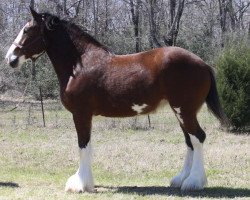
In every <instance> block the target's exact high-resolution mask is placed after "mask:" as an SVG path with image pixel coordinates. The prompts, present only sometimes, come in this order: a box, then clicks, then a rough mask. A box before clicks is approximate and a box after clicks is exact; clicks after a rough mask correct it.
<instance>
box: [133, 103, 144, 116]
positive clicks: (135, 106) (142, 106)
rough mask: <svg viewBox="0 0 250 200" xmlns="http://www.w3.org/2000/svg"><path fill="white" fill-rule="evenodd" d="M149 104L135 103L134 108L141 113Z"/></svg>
mask: <svg viewBox="0 0 250 200" xmlns="http://www.w3.org/2000/svg"><path fill="white" fill-rule="evenodd" d="M147 106H148V105H147V104H145V103H144V104H142V105H141V106H140V105H137V104H133V106H132V109H133V110H134V111H135V112H137V114H141V113H142V112H143V109H144V108H146V107H147Z"/></svg>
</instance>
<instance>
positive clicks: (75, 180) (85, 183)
mask: <svg viewBox="0 0 250 200" xmlns="http://www.w3.org/2000/svg"><path fill="white" fill-rule="evenodd" d="M79 154H80V166H79V169H78V170H77V172H76V173H75V174H74V175H72V176H71V177H70V178H69V179H68V181H67V183H66V187H65V191H67V192H84V191H87V192H93V191H94V181H93V176H92V170H91V145H90V143H89V144H88V145H87V146H86V148H83V149H80V150H79Z"/></svg>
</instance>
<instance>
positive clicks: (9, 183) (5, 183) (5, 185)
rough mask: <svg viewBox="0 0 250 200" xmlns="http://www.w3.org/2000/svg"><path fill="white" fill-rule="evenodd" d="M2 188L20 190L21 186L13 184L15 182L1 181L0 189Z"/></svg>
mask: <svg viewBox="0 0 250 200" xmlns="http://www.w3.org/2000/svg"><path fill="white" fill-rule="evenodd" d="M1 187H9V188H18V187H19V185H18V184H17V183H13V182H1V181H0V188H1Z"/></svg>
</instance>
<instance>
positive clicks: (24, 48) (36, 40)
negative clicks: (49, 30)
mask: <svg viewBox="0 0 250 200" xmlns="http://www.w3.org/2000/svg"><path fill="white" fill-rule="evenodd" d="M40 39H42V41H43V43H44V40H43V37H42V36H38V37H37V38H36V39H34V40H33V41H32V42H31V43H29V44H27V45H21V44H18V43H16V42H15V41H14V42H13V43H12V44H14V45H15V46H16V47H18V48H20V49H22V50H24V51H25V50H26V49H27V48H28V47H30V46H31V45H32V44H34V43H36V42H38V41H39V40H40Z"/></svg>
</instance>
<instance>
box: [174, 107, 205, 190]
mask: <svg viewBox="0 0 250 200" xmlns="http://www.w3.org/2000/svg"><path fill="white" fill-rule="evenodd" d="M172 108H173V110H174V111H175V114H176V116H177V118H178V120H179V122H180V125H181V128H182V130H183V132H184V135H185V140H186V144H187V154H186V158H185V162H184V166H183V169H182V171H181V173H180V174H178V175H177V176H175V177H174V178H173V179H172V181H171V186H173V187H181V190H200V189H203V188H204V186H205V185H206V183H207V179H206V174H205V169H204V161H203V147H202V145H203V142H204V141H205V138H206V134H205V132H204V131H203V130H202V129H201V127H200V126H199V124H198V121H197V118H196V112H192V111H190V110H185V109H183V108H174V107H172Z"/></svg>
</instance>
